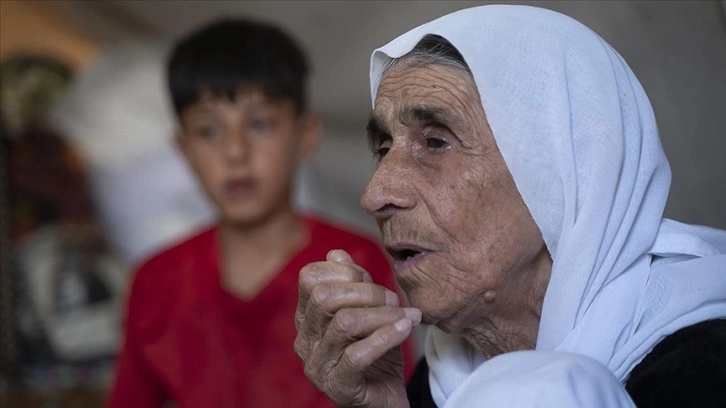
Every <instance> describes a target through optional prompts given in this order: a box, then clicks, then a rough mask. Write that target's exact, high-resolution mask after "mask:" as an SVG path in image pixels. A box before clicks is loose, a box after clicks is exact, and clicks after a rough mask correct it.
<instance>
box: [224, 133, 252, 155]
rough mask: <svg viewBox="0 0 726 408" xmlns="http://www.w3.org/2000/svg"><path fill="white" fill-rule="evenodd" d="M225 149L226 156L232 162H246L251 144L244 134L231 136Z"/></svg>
mask: <svg viewBox="0 0 726 408" xmlns="http://www.w3.org/2000/svg"><path fill="white" fill-rule="evenodd" d="M223 148H224V152H223V153H224V155H225V156H226V157H227V158H228V159H230V160H246V159H247V158H248V156H249V151H250V146H249V142H248V141H247V138H246V137H244V135H243V134H232V135H230V136H229V137H228V138H227V143H225V144H224V147H223Z"/></svg>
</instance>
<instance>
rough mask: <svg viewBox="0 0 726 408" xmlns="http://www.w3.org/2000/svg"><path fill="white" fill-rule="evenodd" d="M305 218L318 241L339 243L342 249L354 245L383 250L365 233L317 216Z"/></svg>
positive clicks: (307, 215)
mask: <svg viewBox="0 0 726 408" xmlns="http://www.w3.org/2000/svg"><path fill="white" fill-rule="evenodd" d="M304 218H305V219H306V220H307V222H308V224H309V225H310V226H311V229H312V231H313V235H315V236H316V237H315V238H316V240H323V241H325V242H330V243H337V244H339V245H340V246H341V247H345V246H349V245H353V246H362V247H368V248H371V249H373V248H375V249H377V250H381V247H380V245H379V244H378V243H377V242H376V241H375V240H374V239H373V238H371V237H369V236H368V235H366V234H365V233H363V232H360V231H357V230H354V229H352V228H350V227H348V226H346V225H343V224H341V223H338V222H336V221H331V220H328V219H324V218H321V217H318V216H316V215H311V214H305V215H304Z"/></svg>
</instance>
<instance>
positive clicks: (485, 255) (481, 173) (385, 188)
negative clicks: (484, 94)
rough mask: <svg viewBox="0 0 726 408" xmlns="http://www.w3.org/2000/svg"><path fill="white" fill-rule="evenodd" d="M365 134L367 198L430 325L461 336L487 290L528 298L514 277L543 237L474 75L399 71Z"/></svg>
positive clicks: (382, 90) (479, 313) (384, 85)
mask: <svg viewBox="0 0 726 408" xmlns="http://www.w3.org/2000/svg"><path fill="white" fill-rule="evenodd" d="M368 131H369V138H370V142H371V147H372V149H373V151H374V154H375V155H376V157H377V158H378V160H379V162H378V167H377V169H376V171H375V173H374V175H373V177H372V178H371V180H370V183H369V184H368V186H367V188H366V190H365V192H364V193H363V196H362V198H361V204H362V205H363V207H364V208H365V209H366V210H367V211H368V212H370V213H371V214H372V215H374V216H375V217H376V219H377V222H378V225H379V227H380V229H381V232H382V235H383V240H384V245H385V247H386V250H387V251H388V252H389V254H391V255H392V257H393V258H394V266H395V273H396V278H397V280H398V282H399V284H400V285H401V287H402V288H403V290H404V291H405V292H406V294H407V297H408V300H409V302H410V303H411V304H412V305H413V306H416V307H419V308H421V309H422V311H423V314H424V322H425V323H428V324H437V325H438V326H439V327H441V328H442V329H444V330H446V331H448V332H456V331H460V330H462V329H465V328H467V327H470V326H471V325H474V324H477V322H481V319H482V317H483V316H484V317H485V318H486V315H487V306H486V304H485V303H486V302H485V301H484V300H483V299H484V294H485V293H486V292H488V291H496V296H497V297H500V296H506V297H512V296H513V297H517V296H530V294H529V293H524V292H526V290H524V289H521V288H520V290H519V291H518V287H517V284H512V282H516V281H517V276H516V275H517V274H518V272H519V271H520V270H522V269H523V268H526V267H527V265H529V264H531V263H532V262H533V259H534V258H535V256H536V255H537V254H538V253H540V252H541V251H542V249H543V247H544V243H543V240H542V235H541V233H540V232H539V229H538V228H537V225H536V224H535V222H534V220H533V219H532V217H531V215H530V213H529V211H528V210H527V207H526V206H525V204H524V202H523V201H522V198H521V196H520V195H519V192H518V191H517V188H516V186H515V184H514V181H513V179H512V176H511V174H510V173H509V170H508V169H507V166H506V164H505V162H504V159H503V158H502V155H501V154H500V152H499V150H498V148H497V145H496V143H495V140H494V138H493V136H492V132H491V130H490V129H489V125H488V123H487V120H486V117H485V114H484V110H483V109H482V106H481V102H480V99H479V95H478V91H477V89H476V87H475V84H474V83H473V80H472V79H471V78H470V77H469V76H468V75H467V74H465V73H463V72H462V71H460V70H458V69H457V68H453V67H448V66H443V65H426V66H423V67H414V68H398V69H396V68H393V69H392V70H389V72H387V73H386V75H385V77H384V78H383V79H382V81H381V83H380V87H379V88H378V93H377V96H376V100H375V108H374V109H373V112H372V115H371V121H370V123H369V126H368ZM489 317H491V316H489Z"/></svg>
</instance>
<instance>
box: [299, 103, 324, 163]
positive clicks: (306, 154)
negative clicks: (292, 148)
mask: <svg viewBox="0 0 726 408" xmlns="http://www.w3.org/2000/svg"><path fill="white" fill-rule="evenodd" d="M322 133H323V123H322V121H321V120H320V118H319V117H318V116H317V115H315V114H313V113H303V114H302V116H301V117H300V144H299V145H298V160H299V162H300V163H304V162H306V161H308V160H310V159H312V157H313V156H314V155H315V151H316V150H317V148H318V143H319V142H320V137H321V135H322Z"/></svg>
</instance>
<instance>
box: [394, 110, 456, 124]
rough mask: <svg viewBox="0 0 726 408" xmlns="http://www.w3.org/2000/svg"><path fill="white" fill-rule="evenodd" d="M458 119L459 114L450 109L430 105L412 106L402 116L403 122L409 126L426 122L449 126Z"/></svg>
mask: <svg viewBox="0 0 726 408" xmlns="http://www.w3.org/2000/svg"><path fill="white" fill-rule="evenodd" d="M457 120H458V116H457V115H453V114H452V113H451V112H450V111H449V110H447V109H444V108H441V107H438V106H429V105H416V106H411V107H409V108H407V109H406V110H405V111H404V113H403V116H402V117H401V122H403V124H404V125H407V126H411V125H414V124H421V123H425V124H431V125H440V126H444V127H449V126H450V125H451V124H452V123H455V122H456V121H457Z"/></svg>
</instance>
